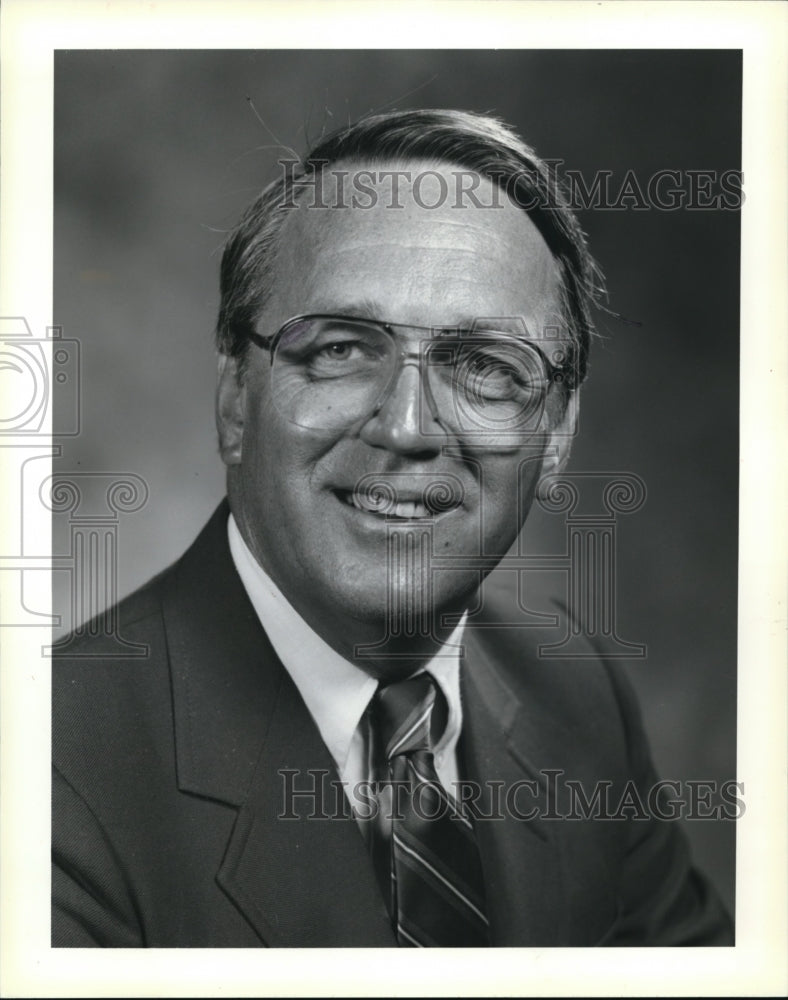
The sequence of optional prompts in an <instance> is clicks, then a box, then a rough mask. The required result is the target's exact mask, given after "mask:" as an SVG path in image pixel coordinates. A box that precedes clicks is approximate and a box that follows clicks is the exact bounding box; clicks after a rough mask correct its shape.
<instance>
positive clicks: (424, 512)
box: [336, 486, 461, 520]
mask: <svg viewBox="0 0 788 1000" xmlns="http://www.w3.org/2000/svg"><path fill="white" fill-rule="evenodd" d="M336 494H337V496H338V497H339V498H340V500H342V501H343V502H344V503H346V504H347V505H348V506H350V507H353V508H355V509H356V510H360V511H363V512H364V513H365V514H376V515H377V516H378V517H383V518H392V517H394V518H401V519H406V520H414V519H415V518H436V517H439V516H441V515H442V514H448V513H449V512H450V511H452V510H456V509H457V508H458V507H459V506H460V504H461V498H459V497H458V498H457V499H456V502H454V503H451V502H450V503H446V502H445V501H444V502H443V503H442V504H441V506H440V510H434V509H431V508H430V507H429V506H428V505H427V504H425V503H424V502H423V500H424V498H423V497H422V495H421V492H419V499H413V498H412V495H411V497H410V498H409V497H406V496H403V495H402V492H401V491H395V490H394V488H393V487H389V486H387V487H386V488H381V489H377V490H376V489H372V490H359V489H355V490H336Z"/></svg>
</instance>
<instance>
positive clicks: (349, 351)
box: [313, 340, 359, 361]
mask: <svg viewBox="0 0 788 1000" xmlns="http://www.w3.org/2000/svg"><path fill="white" fill-rule="evenodd" d="M358 352H359V345H358V344H357V343H356V342H355V341H353V340H336V341H333V342H332V343H330V344H324V345H323V346H322V347H320V348H319V349H318V350H317V351H315V353H314V355H313V359H321V360H326V361H347V360H349V359H350V358H353V357H355V356H356V354H357V353H358Z"/></svg>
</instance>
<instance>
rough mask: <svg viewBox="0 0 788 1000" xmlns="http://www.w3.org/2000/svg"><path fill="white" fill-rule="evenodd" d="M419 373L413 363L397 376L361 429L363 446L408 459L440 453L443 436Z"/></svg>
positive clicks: (442, 430)
mask: <svg viewBox="0 0 788 1000" xmlns="http://www.w3.org/2000/svg"><path fill="white" fill-rule="evenodd" d="M419 369H420V366H419V361H418V360H417V359H414V360H408V361H406V362H405V363H404V364H403V365H402V368H401V369H400V370H399V371H398V372H397V374H396V375H395V377H394V383H393V385H391V386H390V387H389V390H388V392H387V394H386V397H385V399H384V400H383V403H382V405H381V406H380V407H379V408H378V409H377V410H376V411H375V412H374V413H373V414H372V416H371V417H370V418H369V419H368V420H367V422H366V423H365V424H364V426H363V427H362V429H361V438H362V440H363V441H366V443H367V444H370V445H372V446H373V447H376V448H387V449H388V450H389V451H396V452H401V453H402V454H409V455H414V454H424V455H435V454H439V453H440V450H441V447H442V446H443V445H444V444H446V440H447V436H446V432H445V431H444V429H443V428H442V427H441V425H440V424H439V423H438V421H437V419H436V414H435V413H433V409H432V403H431V400H430V398H429V396H428V393H427V391H426V390H425V386H424V382H423V377H422V375H421V373H420V370H419Z"/></svg>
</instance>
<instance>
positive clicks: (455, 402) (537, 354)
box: [249, 315, 574, 438]
mask: <svg viewBox="0 0 788 1000" xmlns="http://www.w3.org/2000/svg"><path fill="white" fill-rule="evenodd" d="M488 323H489V321H484V323H482V322H481V321H480V322H479V323H477V324H475V325H474V327H473V328H472V329H462V328H457V327H438V328H436V327H425V326H414V325H412V324H407V323H389V322H384V321H381V320H372V319H359V318H356V317H351V316H324V315H307V316H295V317H294V318H293V319H290V320H288V321H287V322H286V323H285V324H284V326H282V327H281V328H280V329H279V330H278V331H277V332H276V333H275V334H274V335H273V336H272V337H262V336H260V335H259V334H258V333H256V332H254V331H249V337H250V339H251V340H252V341H253V342H254V343H255V344H256V345H257V346H258V347H261V348H263V349H264V350H266V351H268V352H269V354H270V361H271V386H272V393H273V399H274V403H275V405H276V406H277V408H278V409H279V411H280V412H281V413H282V414H283V416H285V418H286V419H287V420H289V421H291V422H292V423H294V424H297V425H298V426H300V427H305V428H309V429H310V430H316V431H320V430H324V431H327V432H334V431H337V430H342V429H347V428H349V427H351V426H353V425H354V424H355V423H357V422H358V421H360V420H362V419H365V418H367V419H368V418H369V417H370V416H372V415H373V414H374V413H376V412H377V411H378V410H380V408H381V407H382V406H383V404H384V402H385V400H386V398H387V397H388V394H389V392H390V391H391V389H392V387H393V385H394V383H395V382H396V380H397V377H398V374H399V372H400V370H401V369H402V367H403V366H404V365H407V364H416V365H417V366H418V367H419V369H420V371H421V373H422V381H423V385H424V395H425V397H426V399H427V403H428V405H429V408H430V414H424V415H423V419H422V425H423V428H424V431H425V433H428V432H429V430H428V428H429V427H434V425H433V424H432V419H434V420H436V421H437V422H438V423H439V424H441V425H443V427H444V428H445V429H450V430H452V431H454V432H455V433H458V434H461V435H466V436H467V435H473V434H481V435H485V436H490V435H493V436H494V437H496V438H498V437H502V436H511V435H519V436H522V435H523V433H526V434H529V435H532V434H534V433H536V432H537V431H538V430H539V427H540V423H541V417H542V412H543V409H544V405H545V400H546V398H547V393H548V390H549V388H550V386H551V385H552V384H553V383H554V382H555V383H560V382H563V383H564V384H565V385H567V387H571V386H572V385H573V375H574V373H573V370H572V368H571V366H570V365H569V364H568V363H567V362H566V360H565V359H566V357H567V356H568V353H569V352H568V351H567V350H566V349H565V346H564V348H563V349H561V345H560V342H559V343H558V344H557V345H556V349H555V350H554V351H553V357H554V360H555V361H556V363H553V362H551V361H549V360H548V358H547V356H546V354H545V353H544V351H543V350H542V349H541V348H540V347H539V346H537V345H536V344H535V343H533V341H530V340H526V339H524V337H523V336H517V335H516V334H515V333H512V332H511V331H507V330H504V329H497V328H495V327H493V328H488ZM500 325H501V326H503V325H504V324H503V323H501V324H500ZM520 328H521V329H522V331H523V333H525V329H524V326H523V325H522V324H520ZM398 330H411V331H416V332H420V333H424V334H427V336H425V337H422V338H421V339H420V340H419V341H418V342H417V343H416V344H415V345H413V346H412V347H410V348H409V347H408V346H407V343H406V342H404V341H403V340H402V339H401V338H400V337H398V336H397V333H396V331H398ZM424 418H426V419H424ZM441 433H443V432H441Z"/></svg>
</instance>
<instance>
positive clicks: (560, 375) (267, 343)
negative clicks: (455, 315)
mask: <svg viewBox="0 0 788 1000" xmlns="http://www.w3.org/2000/svg"><path fill="white" fill-rule="evenodd" d="M317 319H329V320H338V321H340V322H348V323H369V324H370V325H371V326H376V327H380V328H381V329H382V330H383V331H384V333H386V334H387V335H388V336H389V337H391V338H392V339H394V338H395V330H396V329H404V330H419V331H421V332H423V333H433V334H434V333H435V332H436V331H438V332H439V336H438V337H435V338H433V339H436V340H440V339H441V337H442V336H443V335H445V334H451V333H454V334H457V335H462V334H470V335H473V330H472V329H469V328H468V327H461V326H418V325H417V324H415V323H394V322H392V321H391V320H381V319H372V318H370V317H368V316H345V315H342V314H337V313H304V314H303V315H299V316H292V317H291V318H290V319H288V320H286V321H285V322H284V323H283V324H282V325H281V326H280V327H279V329H278V330H277V331H276V333H275V334H273V335H272V336H270V337H263V336H262V335H261V334H259V333H257V331H256V330H251V329H247V330H246V335H247V336H248V338H249V339H250V340H251V342H252V343H253V344H255V346H257V347H259V348H261V349H262V350H264V351H269V352H270V357H269V360H270V362H271V365H272V366H273V363H274V353H275V351H276V348H277V346H278V345H279V341H280V340H281V339H282V337H283V335H284V334H285V333H286V332H287V330H288V328H289V327H291V326H294V325H295V324H296V323H305V322H308V321H310V320H317ZM491 332H492V333H498V334H502V336H501V340H504V341H511V342H514V343H520V344H524V345H526V346H527V347H528V348H530V349H532V350H534V351H536V353H537V354H538V355H539V356H540V357H541V359H542V361H543V362H544V364H545V370H546V377H547V382H548V384H549V385H552V384H553V383H554V382H555V383H564V384H565V385H566V387H567V388H568V389H570V390H572V389H574V388H576V386H575V377H574V373H573V371H572V365H571V364H570V363H569V362H565V363H564V364H560V365H556V364H554V363H553V362H552V361H551V360H550V359H549V358H548V357H547V355H546V354H545V352H544V351H543V350H542V348H541V347H540V346H539V345H538V344H537V343H535V342H534V341H533V340H523V339H522V338H521V337H518V336H516V335H515V334H509V333H506V332H505V331H503V330H495V331H485V333H491ZM398 354H399V357H400V359H401V360H405V359H407V358H416V357H418V358H420V357H421V355H420V354H414V353H413V351H407V350H405V349H403V348H401V349H400V350H399V351H398Z"/></svg>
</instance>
